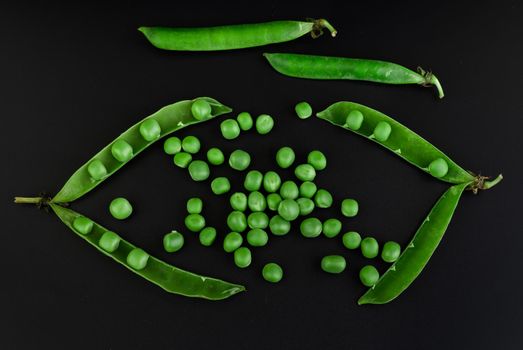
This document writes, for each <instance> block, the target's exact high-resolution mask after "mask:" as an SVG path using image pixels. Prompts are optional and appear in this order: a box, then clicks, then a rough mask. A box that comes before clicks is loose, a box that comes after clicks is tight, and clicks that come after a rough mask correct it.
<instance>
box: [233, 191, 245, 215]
mask: <svg viewBox="0 0 523 350" xmlns="http://www.w3.org/2000/svg"><path fill="white" fill-rule="evenodd" d="M229 203H230V204H231V208H232V209H234V210H237V211H245V209H247V196H246V195H245V193H242V192H235V193H233V194H232V195H231V198H229Z"/></svg>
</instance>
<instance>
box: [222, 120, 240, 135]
mask: <svg viewBox="0 0 523 350" xmlns="http://www.w3.org/2000/svg"><path fill="white" fill-rule="evenodd" d="M220 131H221V133H222V136H223V138H224V139H226V140H233V139H235V138H237V137H238V136H240V126H239V125H238V122H237V121H236V120H234V119H225V120H224V121H223V122H221V124H220Z"/></svg>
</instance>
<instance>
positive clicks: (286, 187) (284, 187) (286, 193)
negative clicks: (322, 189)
mask: <svg viewBox="0 0 523 350" xmlns="http://www.w3.org/2000/svg"><path fill="white" fill-rule="evenodd" d="M280 195H281V197H282V198H283V199H296V198H298V196H299V195H300V190H299V189H298V185H296V183H295V182H294V181H285V182H284V183H282V184H281V187H280Z"/></svg>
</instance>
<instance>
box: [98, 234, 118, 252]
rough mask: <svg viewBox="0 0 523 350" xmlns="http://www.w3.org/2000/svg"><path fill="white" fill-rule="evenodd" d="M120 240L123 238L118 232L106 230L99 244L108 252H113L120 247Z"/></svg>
mask: <svg viewBox="0 0 523 350" xmlns="http://www.w3.org/2000/svg"><path fill="white" fill-rule="evenodd" d="M120 241H121V238H120V236H118V235H117V234H116V233H114V232H112V231H106V232H104V234H103V235H102V237H100V240H99V241H98V245H99V246H100V248H102V249H103V250H105V251H106V252H109V253H113V252H114V251H116V249H118V246H119V245H120Z"/></svg>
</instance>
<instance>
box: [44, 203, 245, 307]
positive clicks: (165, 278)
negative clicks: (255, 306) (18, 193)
mask: <svg viewBox="0 0 523 350" xmlns="http://www.w3.org/2000/svg"><path fill="white" fill-rule="evenodd" d="M50 206H51V208H52V210H53V211H54V212H55V213H56V215H57V216H58V217H59V218H60V219H61V220H62V221H63V222H64V224H66V225H67V226H68V227H69V228H70V229H71V230H72V231H73V232H75V233H76V234H77V235H78V236H80V237H81V238H83V239H84V240H86V241H87V242H88V243H90V244H91V245H93V246H94V247H95V248H96V249H98V250H99V251H100V252H102V253H103V254H105V255H107V256H109V257H111V258H113V259H114V260H115V261H117V262H119V263H120V264H122V265H123V266H125V267H127V268H128V269H129V270H131V271H133V272H134V273H136V274H137V275H139V276H141V277H143V278H145V279H146V280H148V281H150V282H152V283H154V284H156V285H158V286H160V287H161V288H163V289H165V290H166V291H167V292H170V293H174V294H180V295H183V296H187V297H198V298H204V299H209V300H221V299H225V298H228V297H230V296H232V295H234V294H237V293H239V292H242V291H244V290H245V287H244V286H241V285H238V284H233V283H229V282H225V281H222V280H219V279H215V278H211V277H205V276H201V275H197V274H195V273H192V272H189V271H185V270H182V269H179V268H177V267H175V266H172V265H169V264H167V263H165V262H163V261H161V260H159V259H157V258H155V257H153V256H149V255H148V254H147V253H145V252H143V251H142V250H141V249H138V248H137V247H136V246H134V245H133V244H131V243H129V242H127V241H125V240H123V239H122V238H119V237H118V236H117V235H116V234H114V233H112V232H111V234H112V236H113V237H117V238H118V243H117V244H113V245H108V244H103V243H101V241H100V239H101V238H102V237H103V235H104V234H105V233H107V232H108V230H107V229H105V228H104V227H102V226H101V225H99V224H97V223H95V222H92V226H90V227H89V229H88V231H86V230H82V228H81V227H79V226H77V227H75V224H74V223H75V219H77V218H79V217H83V216H82V215H80V214H79V213H77V212H75V211H73V210H71V209H67V208H64V207H62V206H60V205H58V204H54V203H50ZM84 226H85V225H84ZM81 231H83V232H81ZM101 245H102V246H104V247H106V248H105V249H104V248H102V247H101ZM109 246H110V247H111V248H109ZM108 250H109V251H108ZM137 251H138V252H140V254H138V258H139V259H141V260H138V264H140V265H139V266H137V265H136V264H137V262H134V261H130V260H129V256H130V253H131V252H137ZM144 256H145V257H147V259H143V257H144ZM135 259H136V258H135ZM133 264H134V267H133Z"/></svg>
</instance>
